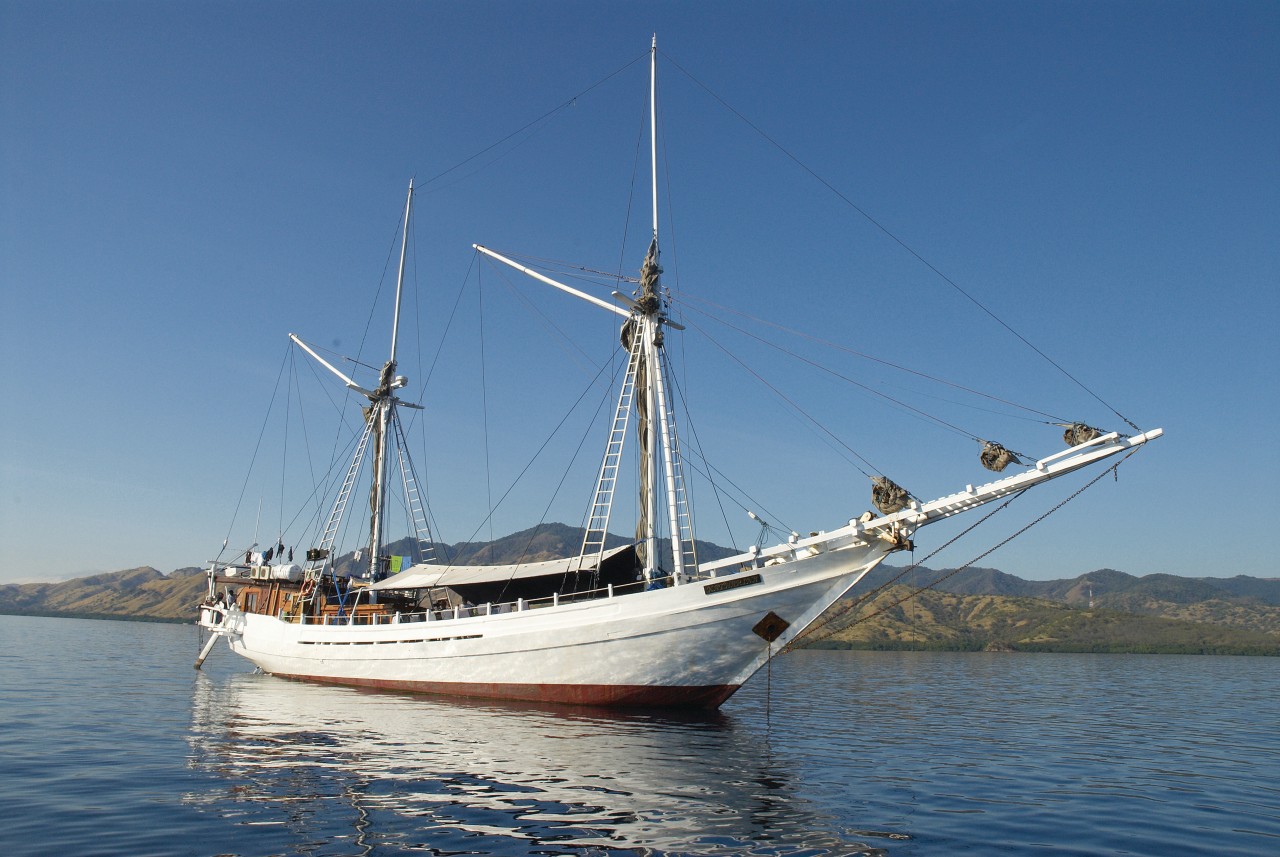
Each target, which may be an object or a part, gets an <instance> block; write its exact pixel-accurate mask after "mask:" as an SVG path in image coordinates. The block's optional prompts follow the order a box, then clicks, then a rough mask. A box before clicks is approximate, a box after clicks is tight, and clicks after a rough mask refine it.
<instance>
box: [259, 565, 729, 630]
mask: <svg viewBox="0 0 1280 857" xmlns="http://www.w3.org/2000/svg"><path fill="white" fill-rule="evenodd" d="M719 573H720V574H725V573H726V570H723V569H722V570H719ZM715 576H716V572H715V571H712V572H711V573H709V574H706V573H704V574H697V575H687V576H686V582H693V581H697V580H702V579H710V578H713V577H715ZM669 585H671V577H670V576H667V577H661V578H655V579H654V580H653V581H648V582H646V581H637V582H635V583H625V584H622V585H621V586H615V585H614V584H612V583H611V584H609V585H607V586H604V587H601V588H599V589H588V590H583V591H581V592H568V593H559V592H557V593H554V594H552V595H549V596H546V597H543V598H517V599H516V600H515V601H504V602H501V603H497V604H494V603H489V602H486V603H484V604H479V605H475V604H459V605H455V606H453V607H446V608H443V609H437V610H422V611H418V612H413V613H401V612H395V613H391V612H381V611H380V612H368V613H361V612H359V611H358V610H357V609H356V608H357V607H358V606H359V604H360V595H361V594H363V591H361V592H360V593H357V595H356V600H355V602H353V603H352V604H351V605H350V606H349V607H343V608H342V611H341V613H338V614H334V613H328V614H324V615H321V616H297V615H289V614H286V613H285V612H284V611H281V612H280V613H279V614H278V618H279V619H280V620H282V621H284V622H293V623H301V624H304V625H399V624H404V623H408V622H443V621H449V620H454V619H469V618H473V617H477V616H494V615H499V614H503V613H523V612H525V611H527V610H538V609H541V608H544V607H559V606H560V605H563V604H577V603H580V602H583V601H596V600H599V599H604V598H614V597H617V596H620V595H628V594H631V593H635V592H641V591H643V590H644V589H645V588H646V587H649V588H662V587H666V586H669Z"/></svg>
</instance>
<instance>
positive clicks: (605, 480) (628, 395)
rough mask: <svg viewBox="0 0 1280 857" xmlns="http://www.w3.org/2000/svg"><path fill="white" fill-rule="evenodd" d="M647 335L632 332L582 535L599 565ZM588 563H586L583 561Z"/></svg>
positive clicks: (585, 549) (584, 552)
mask: <svg viewBox="0 0 1280 857" xmlns="http://www.w3.org/2000/svg"><path fill="white" fill-rule="evenodd" d="M643 339H644V337H643V336H642V335H641V331H640V330H639V329H637V330H635V331H633V332H632V336H631V353H630V354H629V355H628V357H627V372H626V376H625V377H624V378H623V381H622V389H621V391H620V392H619V394H618V408H617V410H616V411H614V414H613V427H612V428H611V429H610V431H609V443H608V444H606V445H605V453H604V459H603V460H602V461H601V463H600V475H599V477H598V478H597V479H596V490H595V496H594V498H593V499H592V501H591V511H590V514H589V515H588V518H587V531H586V532H585V533H583V536H582V551H581V554H580V555H581V556H582V557H583V559H584V560H585V558H586V557H588V556H590V555H592V554H595V556H596V567H597V568H599V563H600V558H601V557H602V556H603V555H604V544H605V540H606V539H607V538H608V537H609V532H608V531H609V516H610V514H611V513H612V511H613V495H614V489H615V488H616V487H617V484H618V468H619V466H620V464H621V461H622V450H623V447H624V445H625V441H626V436H627V423H628V422H629V420H630V416H631V406H632V403H633V401H634V399H635V391H636V370H637V368H638V366H639V365H640V355H641V353H643V342H642V340H643ZM581 565H582V566H585V563H582V564H581Z"/></svg>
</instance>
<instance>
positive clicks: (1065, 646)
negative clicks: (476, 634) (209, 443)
mask: <svg viewBox="0 0 1280 857" xmlns="http://www.w3.org/2000/svg"><path fill="white" fill-rule="evenodd" d="M625 543H626V540H625V539H623V538H622V537H619V536H611V537H610V539H609V546H610V547H613V546H617V545H622V544H625ZM581 544H582V530H581V529H580V528H577V527H570V526H567V525H565V524H545V525H542V526H539V527H535V528H531V529H528V530H524V531H521V532H518V533H512V534H511V535H508V536H503V537H502V538H499V539H495V540H493V541H491V542H483V541H481V542H459V543H456V544H443V543H442V544H438V545H435V549H436V555H437V558H440V559H443V558H445V557H448V558H450V559H451V560H452V562H454V563H456V564H464V565H466V564H477V565H478V564H505V563H516V562H537V561H540V560H544V559H551V558H554V557H559V556H570V555H573V554H576V553H577V552H578V550H579V548H580V547H581ZM388 551H389V552H390V553H403V554H407V553H409V544H408V541H407V540H405V541H403V542H400V543H395V544H392V545H390V546H388ZM733 552H734V551H733V550H731V549H729V548H725V547H722V546H719V545H714V544H711V543H709V542H699V543H698V556H699V559H701V560H704V561H705V560H709V559H718V558H721V557H725V556H728V555H730V554H732V553H733ZM338 567H339V568H340V569H353V570H354V569H355V568H356V563H355V560H354V556H353V555H352V554H347V555H345V556H343V557H341V558H339V560H338ZM895 578H897V579H896V580H895ZM942 578H945V579H942ZM936 581H940V582H938V583H937V585H936V586H935V587H933V588H932V589H928V590H925V591H923V592H921V593H919V594H918V595H917V596H916V597H915V598H914V599H912V600H911V601H908V602H906V603H904V604H902V605H899V606H897V607H892V608H890V609H884V608H886V607H888V605H890V604H892V603H893V602H894V601H895V600H897V599H900V598H902V597H903V596H904V595H906V594H907V593H909V592H910V591H912V590H914V589H916V588H919V587H922V586H927V585H929V584H933V583H935V582H936ZM891 582H892V585H890V584H891ZM204 587H205V577H204V573H203V570H202V569H199V568H182V569H178V570H176V571H174V572H172V573H170V574H167V575H166V574H162V573H161V572H159V571H157V570H156V569H154V568H150V567H143V568H135V569H128V570H126V571H117V572H111V573H108V574H95V575H91V576H88V577H81V578H77V579H74V580H65V581H60V582H58V583H27V584H5V585H0V613H9V614H25V615H43V616H79V617H91V618H113V619H143V620H152V621H164V622H188V621H194V618H195V609H194V605H195V604H196V603H198V602H199V600H200V598H201V596H202V593H203V591H204ZM880 587H886V588H885V589H884V590H883V591H882V592H880V593H878V594H877V596H876V597H875V598H874V599H872V600H868V601H866V602H865V603H859V604H857V606H856V608H855V609H850V607H851V606H852V605H854V604H855V603H856V602H859V601H862V600H863V599H864V598H865V597H866V596H867V595H868V594H870V593H873V592H874V591H875V590H876V589H878V588H880ZM1091 601H1092V607H1090V603H1091ZM882 610H883V612H880V611H882ZM873 613H875V614H877V615H875V616H871V614H873ZM833 615H840V619H839V620H838V622H841V623H844V624H847V625H848V627H847V628H844V629H843V630H840V631H838V632H836V633H831V634H829V635H828V632H830V631H832V630H834V628H835V627H836V626H835V625H833V626H830V627H828V628H827V629H826V630H825V631H819V632H817V633H815V634H814V635H813V636H814V637H815V638H817V637H826V639H825V640H824V641H823V642H822V643H820V645H824V646H828V647H833V646H834V647H845V648H848V647H858V648H912V647H914V648H954V649H988V648H990V649H1013V650H1024V651H1043V650H1054V651H1177V652H1239V653H1249V654H1280V579H1263V578H1256V577H1245V576H1236V577H1230V578H1214V577H1202V578H1187V577H1178V576H1175V575H1169V574H1150V575H1146V576H1143V577H1135V576H1133V575H1130V574H1126V573H1124V572H1121V571H1116V570H1115V569H1105V568H1104V569H1098V570H1097V571H1092V572H1089V573H1088V574H1082V575H1080V576H1078V577H1075V578H1070V579H1062V580H1023V579H1022V578H1020V577H1016V576H1014V575H1011V574H1006V573H1004V572H1002V571H999V570H998V569H994V568H969V569H965V570H963V571H960V572H956V573H951V571H950V570H948V569H930V568H926V567H923V566H921V567H917V568H915V569H912V570H911V571H910V573H906V574H904V572H903V569H902V568H894V567H891V566H881V567H879V568H877V569H875V570H873V571H872V572H871V573H870V574H868V575H867V577H866V579H864V580H863V582H862V583H861V584H859V586H858V587H857V588H856V589H855V590H854V592H853V597H851V598H848V599H844V600H842V601H841V602H839V603H837V604H836V605H835V606H834V607H833V608H832V610H831V611H830V612H829V614H828V616H833ZM868 617H869V618H868Z"/></svg>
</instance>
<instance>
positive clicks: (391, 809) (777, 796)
mask: <svg viewBox="0 0 1280 857" xmlns="http://www.w3.org/2000/svg"><path fill="white" fill-rule="evenodd" d="M196 633H197V632H196V630H195V628H193V627H183V626H174V625H151V624H143V623H132V622H94V621H81V620H71V619H40V618H27V617H11V616H0V854H3V855H28V854H31V855H35V854H40V855H45V854H58V855H91V854H112V855H115V854H121V855H169V854H175V855H176V854H194V855H204V854H209V855H212V854H239V855H268V854H306V855H361V854H403V853H418V854H432V855H450V854H481V855H483V854H498V855H596V854H623V855H628V854H635V855H652V856H653V857H656V855H676V854H682V855H683V854H689V855H854V854H877V855H880V854H883V855H893V857H921V855H930V857H932V856H933V855H953V854H1008V855H1020V854H1052V855H1063V854H1090V855H1094V854H1139V855H1159V857H1169V855H1190V854H1205V855H1210V854H1212V855H1276V854H1280V729H1278V727H1280V659H1272V658H1213V657H1174V656H1154V657H1139V656H1134V657H1130V656H1119V655H1098V656H1095V655H999V654H992V655H985V654H925V653H845V652H800V653H796V654H793V655H788V656H786V657H783V658H781V659H779V660H778V661H776V662H775V663H774V665H773V666H772V668H771V670H770V672H769V673H768V674H764V673H762V674H761V675H759V676H758V677H757V678H756V679H754V680H753V681H752V682H751V684H750V685H749V686H748V687H747V688H745V689H744V690H743V691H742V692H740V693H739V694H738V695H737V696H735V697H734V698H733V699H732V700H730V701H729V703H728V704H727V705H726V706H725V708H724V709H723V710H722V712H721V713H720V714H718V715H714V716H701V717H686V718H680V717H671V716H662V715H656V714H632V715H629V716H626V715H618V714H608V713H601V712H599V711H583V710H575V709H572V708H528V707H509V706H495V705H480V704H465V703H457V702H446V701H442V700H438V699H431V698H426V697H411V696H401V695H391V694H377V693H369V692H363V691H356V690H346V689H342V688H329V687H321V686H312V685H308V684H304V683H298V682H290V681H284V680H281V679H275V678H272V677H270V676H265V675H255V674H253V673H252V671H251V670H250V668H249V667H248V666H247V665H246V664H245V663H244V662H243V661H240V660H239V659H236V658H235V657H234V656H232V655H231V654H230V653H229V652H227V651H226V650H225V648H222V647H220V648H218V649H216V650H215V651H214V653H213V655H212V656H211V657H210V660H209V662H208V663H207V664H206V669H205V671H204V672H202V673H197V672H195V671H194V670H192V668H191V663H192V661H193V660H194V657H195V655H196V652H197V646H198V640H197V636H196Z"/></svg>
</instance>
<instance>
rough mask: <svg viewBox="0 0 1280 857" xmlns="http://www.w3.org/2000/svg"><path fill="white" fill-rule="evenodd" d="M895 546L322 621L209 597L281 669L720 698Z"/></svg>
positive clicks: (255, 654)
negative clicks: (500, 601) (522, 604)
mask: <svg viewBox="0 0 1280 857" xmlns="http://www.w3.org/2000/svg"><path fill="white" fill-rule="evenodd" d="M888 550H889V545H887V544H884V543H873V544H865V543H862V544H856V543H855V544H851V545H849V546H847V547H844V548H841V549H832V550H829V551H827V552H823V553H817V554H816V555H812V556H800V557H797V558H795V559H791V560H790V561H786V562H781V563H778V564H775V565H764V566H761V567H759V568H751V569H747V570H743V571H737V572H735V573H733V574H724V573H723V572H722V573H721V576H718V577H714V578H703V579H699V580H696V581H691V582H688V583H685V584H683V585H680V586H672V587H668V588H665V589H658V590H653V591H650V592H642V593H635V594H630V595H622V596H617V597H612V598H607V597H606V598H599V599H593V600H590V601H583V602H577V603H571V604H561V605H559V606H551V607H542V608H538V609H526V610H523V611H515V612H507V613H495V614H493V615H480V616H472V617H466V618H458V619H445V620H434V621H399V622H391V623H388V624H373V625H352V624H337V625H334V624H330V625H321V624H299V623H297V622H291V621H286V620H283V619H280V618H277V617H274V616H264V615H258V614H251V613H244V612H242V611H240V610H238V609H234V610H232V611H231V612H230V613H228V614H226V617H225V620H223V621H222V622H218V621H217V620H218V618H219V617H220V616H221V611H218V610H215V609H209V608H207V609H206V610H205V611H204V612H203V613H202V617H201V622H202V624H203V625H204V626H205V627H207V628H209V629H211V630H214V631H216V632H218V633H220V634H222V635H224V636H226V637H227V639H228V640H229V642H230V646H231V649H232V651H234V652H235V653H237V654H239V655H242V656H244V657H245V658H248V659H249V660H250V661H252V662H253V663H254V664H256V665H257V666H258V667H260V668H261V669H262V670H263V671H265V672H268V673H272V674H275V675H282V676H290V677H296V678H305V679H310V680H315V681H323V682H332V683H339V684H351V685H361V686H369V687H383V688H394V689H401V690H413V691H422V692H431V693H448V694H453V695H460V696H479V697H490V698H503V699H520V700H536V701H549V702H572V703H585V704H601V705H617V704H634V705H659V704H660V705H690V706H704V707H715V706H717V705H719V704H720V703H721V702H723V701H724V700H725V699H726V698H728V697H729V696H730V695H731V694H732V693H733V692H734V691H735V690H737V689H738V688H739V687H741V686H742V684H743V683H745V682H746V681H747V679H749V678H750V677H751V676H752V674H754V673H755V672H756V671H757V670H758V669H760V667H762V666H763V665H764V664H765V663H767V662H768V660H769V658H770V657H771V656H772V655H773V654H775V653H776V652H777V651H778V650H779V649H780V648H781V647H782V646H784V645H785V644H786V643H787V642H788V641H790V640H791V639H792V638H793V637H794V636H795V635H796V634H798V633H800V632H801V631H802V630H803V629H804V628H805V627H806V626H807V625H809V624H810V623H811V622H812V621H813V620H814V619H816V618H817V617H818V616H819V615H820V614H821V613H822V612H823V611H824V610H826V609H827V608H828V607H829V606H831V604H833V603H834V602H835V601H836V600H837V599H838V598H839V597H840V596H841V595H843V594H844V593H845V592H847V591H848V590H849V588H850V587H852V586H853V585H854V584H856V583H857V582H858V581H859V580H860V579H861V578H862V576H863V575H865V574H866V573H867V572H868V571H869V570H871V569H872V568H874V567H875V566H876V565H877V564H878V563H879V562H880V561H881V560H882V559H884V557H885V555H886V553H887V551H888ZM756 579H758V582H755V581H756ZM771 613H772V614H773V615H774V616H776V617H778V618H780V619H781V620H782V621H783V622H785V623H787V627H786V628H785V630H781V632H780V633H777V634H776V636H775V635H774V634H773V633H769V632H768V631H767V630H765V631H764V633H765V635H766V636H771V637H774V639H773V640H772V642H768V641H766V639H765V638H764V637H763V636H761V635H760V634H759V633H757V632H756V631H755V630H753V629H755V628H756V627H757V625H759V624H760V623H761V621H762V620H765V619H766V617H768V616H769V615H770V614H771ZM779 629H780V624H775V625H774V631H775V632H776V631H778V630H779ZM762 630H764V629H762Z"/></svg>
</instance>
